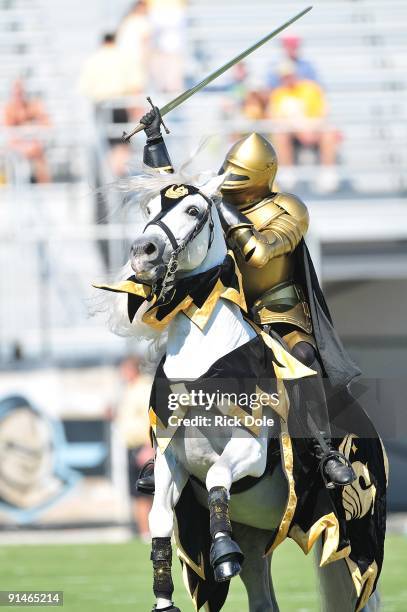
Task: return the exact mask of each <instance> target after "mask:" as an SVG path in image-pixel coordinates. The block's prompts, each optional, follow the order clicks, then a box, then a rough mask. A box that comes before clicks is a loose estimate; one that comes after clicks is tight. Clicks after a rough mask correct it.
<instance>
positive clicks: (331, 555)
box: [288, 512, 351, 567]
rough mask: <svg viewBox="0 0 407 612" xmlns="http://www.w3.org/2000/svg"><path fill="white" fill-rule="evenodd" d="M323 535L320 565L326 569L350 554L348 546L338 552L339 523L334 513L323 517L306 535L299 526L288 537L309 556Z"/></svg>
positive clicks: (294, 527) (292, 529)
mask: <svg viewBox="0 0 407 612" xmlns="http://www.w3.org/2000/svg"><path fill="white" fill-rule="evenodd" d="M322 533H324V543H323V547H322V553H321V561H320V564H319V566H320V567H324V566H325V565H328V563H331V562H332V561H338V560H339V559H343V558H344V557H347V556H348V555H349V554H350V551H351V547H350V546H346V547H345V548H343V549H341V550H339V551H338V544H339V522H338V519H337V518H336V516H335V514H334V513H333V512H330V513H329V514H325V516H321V518H320V519H318V521H316V522H315V523H314V524H313V525H312V526H311V527H310V529H309V530H308V531H307V532H306V533H305V532H304V531H303V530H302V529H301V527H299V525H293V527H291V529H290V532H289V534H288V535H289V537H290V538H292V539H293V540H294V541H295V542H296V543H297V544H298V546H299V547H300V548H301V549H302V550H303V552H304V553H305V554H306V555H308V553H309V552H310V550H311V549H312V547H313V546H314V544H315V542H316V541H317V540H318V538H319V537H320V535H321V534H322Z"/></svg>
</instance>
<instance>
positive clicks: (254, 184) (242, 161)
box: [219, 132, 277, 208]
mask: <svg viewBox="0 0 407 612" xmlns="http://www.w3.org/2000/svg"><path fill="white" fill-rule="evenodd" d="M276 172H277V155H276V152H275V150H274V148H273V146H272V145H271V143H270V142H269V141H268V140H266V139H265V138H264V137H263V136H261V135H260V134H257V133H256V132H252V133H251V134H250V135H249V136H245V137H244V138H242V139H241V140H239V141H238V142H236V144H234V145H233V147H232V148H231V149H230V151H229V152H228V154H227V155H226V158H225V161H224V162H223V165H222V168H221V169H220V171H219V173H220V174H221V173H222V174H223V173H224V174H225V180H224V181H223V183H222V185H221V187H220V191H221V193H222V195H224V196H225V198H226V199H227V201H228V202H230V203H231V204H235V205H236V207H237V208H245V207H246V206H247V205H248V204H252V203H254V202H256V201H259V200H261V199H262V198H265V197H266V196H268V195H270V193H271V192H272V187H273V183H274V179H275V176H276Z"/></svg>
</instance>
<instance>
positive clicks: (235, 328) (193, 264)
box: [130, 178, 378, 612]
mask: <svg viewBox="0 0 407 612" xmlns="http://www.w3.org/2000/svg"><path fill="white" fill-rule="evenodd" d="M220 180H221V179H218V178H217V179H215V180H212V181H211V182H209V183H208V184H207V185H206V186H203V187H201V192H199V193H193V194H192V195H187V196H185V197H183V198H181V199H179V201H176V203H175V205H173V206H169V207H168V208H167V209H163V203H162V202H163V200H162V198H161V197H160V196H156V197H154V198H152V199H151V200H150V202H149V203H148V206H147V208H146V210H147V215H148V220H149V222H148V223H147V225H146V227H145V229H144V231H143V234H142V236H140V237H139V238H137V239H136V240H135V242H134V244H133V246H132V249H131V257H130V264H131V267H132V269H133V271H134V273H135V276H136V278H137V281H140V282H142V283H145V284H147V285H154V284H156V283H157V281H159V280H160V282H161V285H158V286H159V287H160V286H161V289H162V282H163V279H164V292H166V291H167V292H169V293H171V291H172V290H173V288H174V287H176V286H177V283H178V282H179V281H180V280H181V279H186V278H189V277H195V276H196V275H197V274H200V273H203V272H205V271H208V270H211V269H213V268H214V267H216V266H219V265H220V264H221V263H222V262H223V261H224V258H225V256H226V253H227V248H226V244H225V240H224V236H223V231H222V227H221V224H220V221H219V217H218V214H217V210H216V207H215V206H214V205H213V204H212V201H211V199H210V197H211V194H212V193H213V192H214V191H215V190H216V188H217V185H218V183H219V181H220ZM179 193H182V191H181V192H179ZM176 194H177V191H176V190H175V195H176ZM170 196H171V194H170ZM174 197H175V196H174ZM167 202H168V200H167ZM174 252H176V253H177V258H176V259H175V258H174V256H173V255H174ZM169 267H171V268H172V270H169ZM147 305H148V304H147ZM145 310H146V308H145V307H144V308H142V309H141V312H145ZM139 312H140V311H139ZM139 325H140V314H139V313H138V314H137V315H136V322H135V323H134V325H133V327H134V331H135V333H136V334H137V330H138V329H140V327H139ZM167 331H168V341H167V347H166V355H165V361H164V362H163V371H164V373H165V375H166V376H167V377H168V379H177V380H178V381H180V380H181V381H182V380H196V379H199V378H200V377H202V375H203V374H204V373H206V372H207V371H208V370H209V368H210V367H211V366H212V365H213V364H214V363H215V362H217V361H218V360H220V359H221V358H223V357H225V356H228V355H229V354H231V353H232V352H233V351H236V349H238V348H239V347H243V346H245V345H247V344H248V343H249V342H251V341H252V340H253V339H254V338H255V337H256V335H257V333H256V331H255V330H254V329H253V327H252V326H251V325H250V324H249V323H248V322H247V321H246V320H245V318H244V317H243V314H242V311H241V309H240V308H239V305H238V304H237V303H234V302H233V301H230V300H228V299H223V298H221V299H219V300H218V301H217V302H216V304H215V306H214V308H213V311H212V312H211V314H210V316H209V319H208V321H207V322H206V325H205V326H204V327H203V329H201V328H200V327H199V326H197V325H196V324H195V323H194V322H193V321H192V320H191V319H190V318H188V317H187V316H185V314H184V313H183V312H182V311H180V312H178V314H176V316H174V318H172V320H171V321H170V323H169V325H168V328H167ZM199 412H200V410H199V409H196V408H195V409H194V408H190V412H189V413H188V417H189V416H194V415H195V414H199ZM201 413H202V411H201ZM265 414H266V415H270V414H271V408H269V409H266V410H265ZM274 416H275V415H274ZM238 429H239V428H233V427H225V428H223V431H222V436H219V437H215V438H211V439H209V438H208V437H206V436H205V435H204V434H203V433H202V432H201V431H200V429H199V428H196V429H193V428H189V433H188V435H185V428H184V427H182V426H181V427H179V428H178V429H177V431H176V432H175V434H174V435H173V437H172V439H171V441H170V443H169V444H168V445H167V446H166V448H165V450H164V451H163V450H162V448H160V445H158V447H157V454H156V461H155V497H154V501H153V505H152V509H151V512H150V516H149V524H150V531H151V536H152V538H153V543H156V545H157V546H158V549H156V550H155V552H154V549H153V555H152V559H153V565H154V571H155V577H154V592H155V594H156V603H155V606H154V609H156V610H162V611H163V610H168V611H173V612H174V611H177V610H178V608H176V607H175V606H174V604H173V601H172V581H171V576H170V572H171V557H170V552H169V547H168V543H169V542H170V540H169V539H170V538H171V536H172V534H173V530H174V508H175V506H176V504H177V502H178V500H179V498H180V496H181V493H182V491H183V489H184V487H185V485H186V483H187V482H188V480H189V479H190V476H191V475H192V476H193V477H195V478H194V480H193V488H194V493H195V495H196V498H197V499H198V501H199V503H200V504H201V505H203V506H205V507H209V509H210V513H211V514H210V516H211V528H213V529H212V532H211V535H212V553H211V563H212V566H213V568H214V573H215V578H216V579H217V580H218V581H220V580H228V579H230V578H231V577H233V576H234V575H236V574H238V573H240V577H241V579H242V581H243V583H244V585H245V587H246V590H247V595H248V601H249V610H250V612H276V611H278V609H279V608H278V604H277V601H276V597H275V595H274V590H273V585H272V580H271V574H270V568H271V556H272V555H271V554H270V555H268V556H267V557H265V556H264V551H265V549H266V547H267V543H268V542H269V541H270V539H271V535H272V533H273V530H275V529H277V528H278V527H279V525H280V521H281V519H282V517H283V515H284V513H285V511H286V504H287V483H286V479H285V477H284V475H283V471H282V468H281V464H280V463H278V465H277V467H275V469H274V470H273V471H272V473H269V474H267V475H266V476H264V477H263V478H261V479H259V480H258V482H257V483H256V484H255V485H254V486H252V487H251V488H250V489H249V490H247V491H245V492H241V493H237V494H235V495H233V494H232V495H231V496H230V498H229V492H230V489H231V486H232V484H233V483H235V482H236V481H238V480H240V479H242V478H244V477H247V476H250V477H257V478H258V477H261V476H262V475H263V474H264V472H265V470H266V461H267V448H268V441H269V438H270V435H271V432H270V431H268V427H267V425H262V428H261V431H260V432H259V435H257V436H255V435H246V436H244V437H242V436H241V435H239V432H238ZM196 479H198V480H199V481H200V482H201V483H205V486H206V490H207V491H206V492H205V490H204V488H203V487H202V486H201V485H199V484H198V483H197V482H196ZM224 492H226V496H225V495H224ZM216 513H217V514H216ZM229 518H230V520H231V521H232V529H233V540H232V538H231V533H230V529H229V528H228V521H229ZM185 520H186V521H187V520H188V518H187V517H185ZM229 525H230V523H229ZM157 550H158V552H157ZM243 558H244V562H243ZM293 574H295V569H294V568H293ZM319 578H320V585H321V595H322V609H323V610H326V611H329V612H351V611H353V610H355V606H356V600H357V596H356V593H355V590H354V587H353V583H352V580H351V576H350V573H349V570H348V567H347V566H346V564H345V560H344V559H342V560H339V561H336V562H334V563H331V564H329V565H328V566H326V567H324V568H322V569H319ZM205 609H209V608H205ZM377 609H378V596H377V595H373V596H372V597H371V598H370V601H369V603H368V604H367V605H366V607H365V608H364V610H366V611H369V612H373V611H374V610H377Z"/></svg>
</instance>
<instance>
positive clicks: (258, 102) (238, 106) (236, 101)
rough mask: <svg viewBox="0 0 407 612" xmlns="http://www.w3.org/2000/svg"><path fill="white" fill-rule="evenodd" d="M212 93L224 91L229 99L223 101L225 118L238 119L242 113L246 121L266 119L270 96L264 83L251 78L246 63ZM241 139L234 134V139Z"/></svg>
mask: <svg viewBox="0 0 407 612" xmlns="http://www.w3.org/2000/svg"><path fill="white" fill-rule="evenodd" d="M212 91H223V92H225V93H227V97H225V99H224V100H223V104H222V113H223V117H224V118H230V119H231V118H233V117H236V115H237V113H241V114H242V116H243V117H245V118H246V119H251V120H253V121H257V120H261V119H265V118H266V111H267V103H268V95H267V92H266V91H265V88H264V86H263V84H262V83H260V82H259V81H258V80H257V79H253V78H250V77H249V73H248V70H247V67H246V64H245V63H244V62H239V63H238V64H236V65H235V66H234V67H233V69H232V70H231V71H230V80H229V81H226V83H224V84H223V85H221V87H218V88H217V89H215V88H212ZM238 137H239V134H234V135H233V139H234V140H236V138H238Z"/></svg>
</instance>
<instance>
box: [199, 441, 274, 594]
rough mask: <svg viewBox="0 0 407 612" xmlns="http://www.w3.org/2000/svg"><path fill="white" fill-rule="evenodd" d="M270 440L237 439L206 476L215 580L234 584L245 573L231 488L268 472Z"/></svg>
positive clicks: (230, 443)
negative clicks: (233, 518) (235, 533)
mask: <svg viewBox="0 0 407 612" xmlns="http://www.w3.org/2000/svg"><path fill="white" fill-rule="evenodd" d="M266 463H267V437H259V438H254V437H253V436H248V437H245V438H242V437H241V436H240V437H237V436H235V435H233V436H232V438H231V439H230V440H229V441H228V442H227V444H226V446H225V448H224V450H223V452H222V454H221V455H220V457H219V458H218V459H217V460H216V462H215V463H214V464H213V465H212V466H211V467H210V468H209V470H208V473H207V475H206V488H207V490H208V506H209V520H210V531H211V538H212V546H211V553H210V562H211V565H212V567H213V570H214V575H215V580H216V581H217V582H223V581H225V580H230V579H231V578H233V576H236V575H237V574H239V573H240V571H241V566H242V563H243V559H244V555H243V553H242V551H241V550H240V548H239V546H238V545H237V544H236V542H234V541H233V540H232V538H231V535H232V526H231V523H230V517H229V499H230V494H229V491H230V487H231V486H232V483H233V482H235V481H236V480H239V479H240V478H243V477H245V476H255V477H259V476H261V475H262V474H263V472H264V470H265V469H266Z"/></svg>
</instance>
